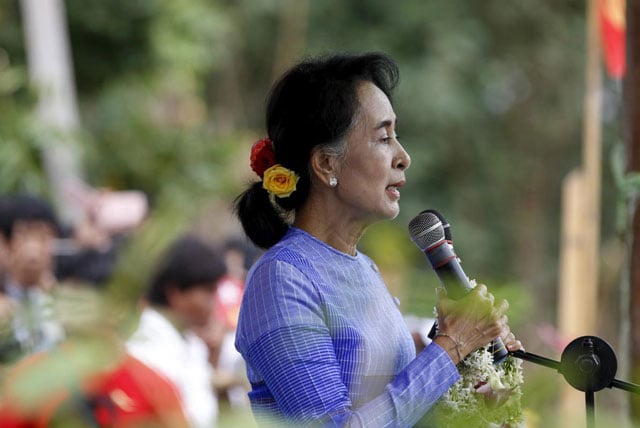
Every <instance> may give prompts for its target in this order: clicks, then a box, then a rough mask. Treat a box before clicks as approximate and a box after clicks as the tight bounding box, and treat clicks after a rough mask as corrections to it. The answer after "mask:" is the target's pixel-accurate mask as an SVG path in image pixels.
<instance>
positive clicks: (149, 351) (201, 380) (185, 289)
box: [127, 235, 225, 428]
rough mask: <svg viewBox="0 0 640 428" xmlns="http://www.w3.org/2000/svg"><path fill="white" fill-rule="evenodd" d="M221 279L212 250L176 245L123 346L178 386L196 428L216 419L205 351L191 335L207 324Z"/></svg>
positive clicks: (193, 241)
mask: <svg viewBox="0 0 640 428" xmlns="http://www.w3.org/2000/svg"><path fill="white" fill-rule="evenodd" d="M224 273H225V265H224V259H223V257H222V254H221V252H220V251H219V250H218V249H217V248H216V247H214V246H212V245H209V244H208V243H206V242H204V241H203V240H201V239H199V238H197V237H195V236H192V235H185V236H183V237H181V238H179V239H177V240H176V241H175V242H174V243H173V244H172V245H171V247H170V248H169V250H168V252H167V253H166V255H165V256H164V258H163V259H162V261H161V263H160V264H159V265H158V267H157V269H156V271H155V274H154V275H153V276H152V278H151V281H150V283H149V287H148V290H147V292H146V295H145V300H146V302H145V303H146V307H145V308H144V309H143V312H142V315H141V317H140V324H139V326H138V328H137V330H136V331H135V332H134V333H133V335H132V336H131V337H130V339H129V340H128V341H127V348H128V349H129V351H130V352H131V354H132V355H133V356H135V357H136V358H138V359H140V360H142V361H143V362H145V363H146V364H147V365H149V366H151V367H152V368H154V369H155V370H157V371H158V372H160V373H162V374H163V375H165V376H166V377H167V378H168V379H169V380H170V381H172V382H173V383H174V384H175V385H176V387H177V388H178V391H179V393H180V396H181V400H182V404H183V406H184V410H185V413H186V415H187V417H188V418H189V422H190V424H191V425H192V426H193V427H195V428H210V427H213V426H215V424H216V419H217V415H218V403H217V400H216V396H215V392H214V390H213V387H212V379H211V377H212V367H211V365H210V363H209V361H208V358H209V355H208V349H207V347H206V345H205V344H204V342H203V341H202V339H200V338H199V337H198V336H197V335H196V334H195V333H194V332H193V329H198V328H202V327H203V326H205V325H206V324H207V322H208V321H209V319H210V317H211V311H212V302H213V292H214V290H215V285H216V282H217V281H218V279H219V278H220V277H221V276H222V275H223V274H224Z"/></svg>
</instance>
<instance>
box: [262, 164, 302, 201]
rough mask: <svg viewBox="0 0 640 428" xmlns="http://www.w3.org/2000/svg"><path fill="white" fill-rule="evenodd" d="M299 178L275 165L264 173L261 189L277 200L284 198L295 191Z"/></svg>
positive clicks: (288, 170)
mask: <svg viewBox="0 0 640 428" xmlns="http://www.w3.org/2000/svg"><path fill="white" fill-rule="evenodd" d="M299 178H300V177H298V174H296V173H295V172H293V171H291V170H290V169H287V168H285V167H283V166H282V165H280V164H279V163H277V164H275V165H274V166H272V167H271V168H269V169H267V170H266V171H265V172H264V176H263V177H262V187H264V188H265V189H266V190H267V191H268V192H269V193H272V194H274V195H275V196H277V197H279V198H286V197H288V196H289V195H291V194H292V193H293V192H294V191H295V190H296V184H297V183H298V179H299Z"/></svg>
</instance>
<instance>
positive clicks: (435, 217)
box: [409, 209, 508, 364]
mask: <svg viewBox="0 0 640 428" xmlns="http://www.w3.org/2000/svg"><path fill="white" fill-rule="evenodd" d="M444 224H446V225H447V227H448V229H449V232H448V236H446V233H445V232H446V229H445V226H444ZM409 235H410V237H411V240H412V241H413V242H414V243H415V244H416V245H417V246H418V248H420V250H422V252H423V253H424V254H425V255H426V256H427V259H428V260H429V263H430V264H431V267H432V268H433V270H434V271H435V273H436V274H437V275H438V279H439V280H440V282H441V283H442V285H443V286H444V288H445V290H447V295H448V296H449V297H451V298H452V299H454V300H458V299H460V298H462V297H464V296H465V295H466V294H467V293H468V292H469V291H471V290H472V289H473V286H472V285H471V282H470V281H469V278H468V277H467V275H466V274H465V273H464V271H463V270H462V267H461V266H460V262H459V261H458V256H457V255H456V253H455V252H454V250H453V241H452V239H451V236H452V235H451V227H450V226H449V223H448V222H447V221H446V220H445V219H444V216H442V214H440V213H439V212H438V211H436V210H433V209H430V210H425V211H422V212H421V213H420V214H418V215H417V216H416V217H415V218H414V219H413V220H411V221H410V222H409ZM447 238H449V239H447ZM490 352H491V354H492V355H493V362H494V363H495V364H498V363H500V362H502V361H503V360H504V359H505V357H506V356H507V355H508V351H507V349H506V348H505V346H504V343H502V339H501V338H499V337H498V338H496V339H494V340H493V341H492V342H491V348H490Z"/></svg>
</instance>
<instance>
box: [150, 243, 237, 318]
mask: <svg viewBox="0 0 640 428" xmlns="http://www.w3.org/2000/svg"><path fill="white" fill-rule="evenodd" d="M226 269H227V268H226V266H225V264H224V258H223V256H222V252H221V251H220V249H219V248H217V247H215V246H213V245H210V244H208V243H207V242H205V241H203V240H201V239H200V238H198V237H196V236H193V235H184V236H182V237H180V238H178V239H176V240H175V241H174V242H173V243H172V244H171V246H170V247H169V249H168V250H167V252H166V253H165V254H164V256H163V258H162V259H161V261H160V263H159V264H158V266H157V267H156V270H155V272H154V273H153V275H152V276H151V280H150V281H149V285H148V289H147V294H146V297H147V300H148V301H149V303H151V304H152V305H156V306H169V302H168V300H167V290H168V289H169V288H170V287H173V288H176V289H178V290H181V291H187V290H189V289H191V288H195V287H201V286H203V285H204V286H207V287H211V288H214V287H215V283H216V282H217V281H218V279H220V277H222V276H223V275H224V274H225V273H226Z"/></svg>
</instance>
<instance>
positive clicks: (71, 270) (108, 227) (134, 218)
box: [56, 184, 148, 288]
mask: <svg viewBox="0 0 640 428" xmlns="http://www.w3.org/2000/svg"><path fill="white" fill-rule="evenodd" d="M67 190H68V191H67V193H68V194H69V196H68V197H69V200H70V202H69V203H75V204H76V205H78V206H79V207H80V208H81V211H82V212H83V216H82V217H81V218H80V220H79V221H78V222H77V223H76V224H74V225H73V226H72V227H70V228H68V230H67V231H66V236H65V237H64V238H63V239H59V240H58V241H57V245H56V277H57V278H58V279H59V280H61V281H62V280H67V279H70V280H75V281H80V282H81V283H85V284H87V285H90V286H93V287H98V288H102V287H103V286H104V285H105V284H106V283H107V282H108V280H109V279H110V277H111V274H112V273H113V270H114V268H115V266H116V264H117V262H118V257H119V255H120V252H121V249H122V247H123V246H124V245H125V244H126V242H127V241H128V239H129V237H130V236H131V234H132V233H133V232H135V230H136V229H137V228H138V227H139V226H140V225H141V224H142V222H143V221H144V219H145V218H146V216H147V213H148V201H147V197H146V195H145V194H144V193H143V192H140V191H134V190H127V191H114V190H108V189H99V190H98V189H93V188H90V187H88V186H86V185H79V184H78V185H76V186H74V187H73V188H70V189H67Z"/></svg>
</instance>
